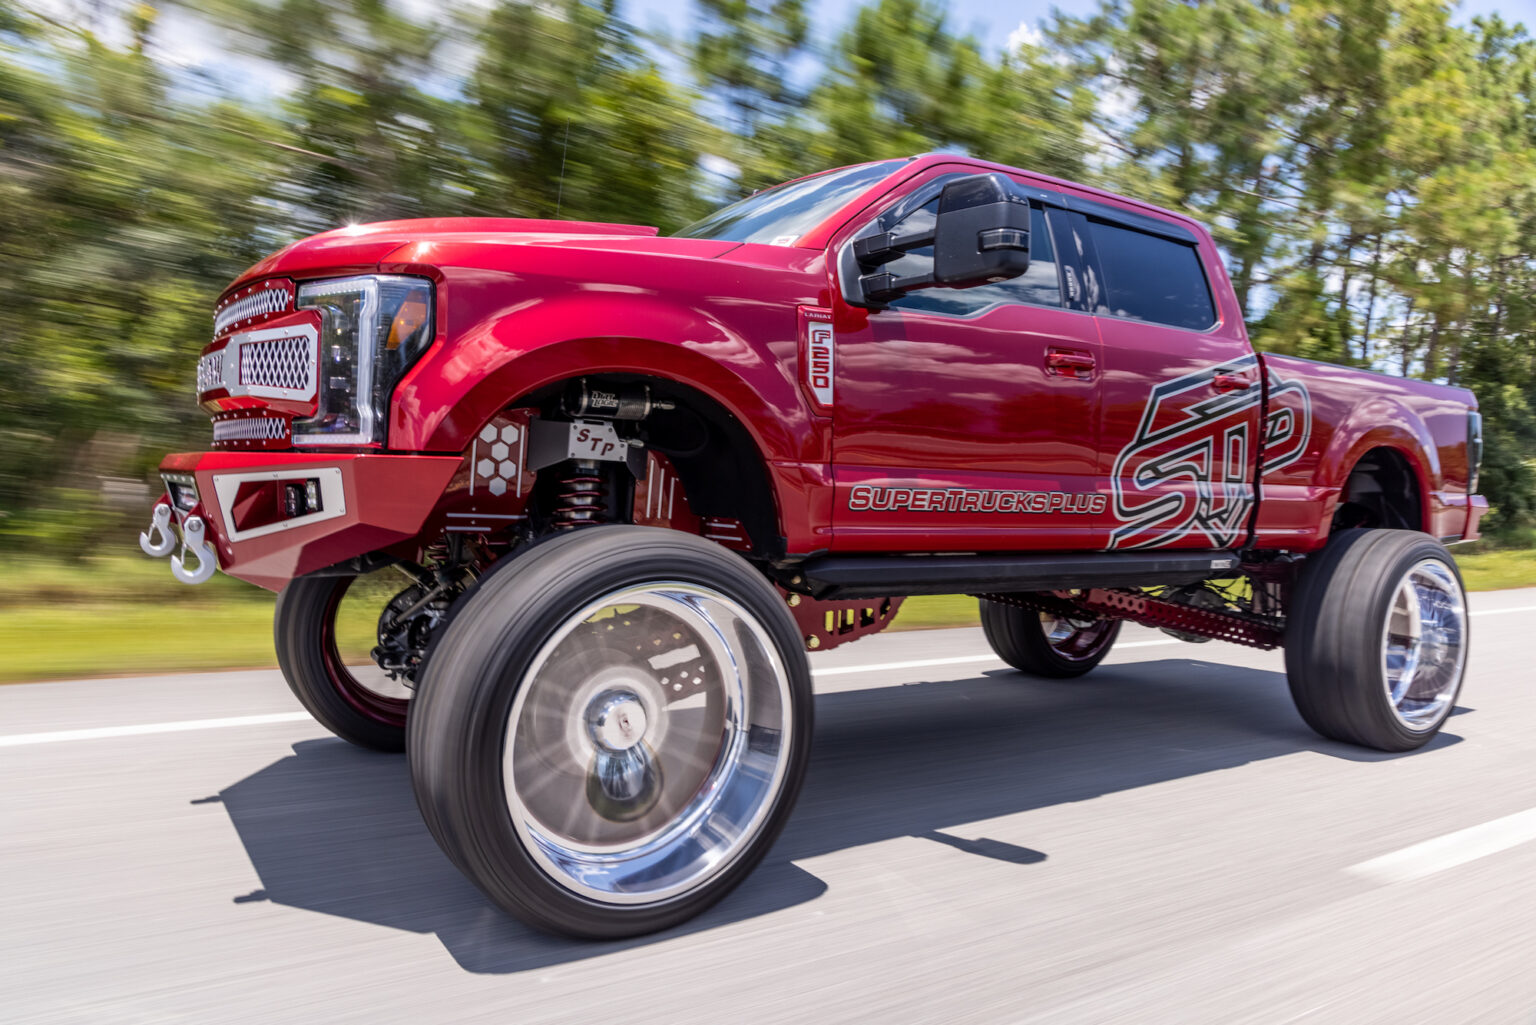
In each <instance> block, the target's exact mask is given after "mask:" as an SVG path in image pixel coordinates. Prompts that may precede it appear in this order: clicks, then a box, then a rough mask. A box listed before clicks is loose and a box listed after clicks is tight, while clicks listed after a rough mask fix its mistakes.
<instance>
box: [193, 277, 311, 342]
mask: <svg viewBox="0 0 1536 1025" xmlns="http://www.w3.org/2000/svg"><path fill="white" fill-rule="evenodd" d="M291 309H293V293H292V292H290V291H289V290H288V285H287V283H286V282H284V283H281V284H277V285H266V286H262V287H259V288H258V289H257V290H256V291H254V292H250V293H247V294H246V295H243V296H241V297H240V298H238V299H233V300H231V301H230V302H228V303H227V304H226V305H224V306H222V307H220V308H219V309H218V311H217V312H215V313H214V316H213V336H214V337H215V338H218V337H219V336H220V335H222V334H223V333H224V332H225V331H227V330H228V329H229V328H231V327H233V326H234V325H236V324H238V323H240V322H242V321H247V320H253V319H255V318H257V317H270V316H273V315H275V314H278V313H286V312H288V311H289V310H291Z"/></svg>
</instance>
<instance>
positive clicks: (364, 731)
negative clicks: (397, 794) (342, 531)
mask: <svg viewBox="0 0 1536 1025" xmlns="http://www.w3.org/2000/svg"><path fill="white" fill-rule="evenodd" d="M355 579H356V578H355V577H299V578H297V579H295V580H293V581H290V582H289V584H288V586H287V587H285V588H283V590H282V593H280V594H279V595H278V596H277V608H276V609H275V610H274V612H273V616H272V627H273V629H272V633H273V641H274V643H275V645H276V647H277V664H278V667H279V668H281V669H282V671H283V679H285V680H287V681H288V687H289V689H291V690H292V691H293V693H294V696H295V697H297V698H298V699H299V702H300V703H301V704H303V706H304V707H305V708H306V709H308V711H309V714H310V715H312V716H314V717H315V719H316V720H317V721H318V722H319V723H320V725H322V726H324V727H325V728H326V729H328V730H330V731H331V732H332V733H334V734H336V736H338V737H340V738H341V739H342V740H345V741H347V742H349V743H352V744H356V745H357V746H358V747H366V748H371V749H373V750H375V751H404V750H405V719H406V709H407V707H408V706H409V704H410V702H409V700H407V699H403V698H394V697H389V696H386V695H384V694H380V693H378V692H376V691H374V690H372V689H371V688H369V687H366V686H364V685H363V684H362V683H361V682H360V681H359V680H358V679H357V677H356V676H355V675H353V673H352V672H351V670H349V669H348V668H347V665H346V663H345V662H343V661H342V658H341V654H340V652H339V651H338V650H337V648H336V612H337V609H339V608H340V607H341V599H342V597H343V596H344V595H345V594H346V593H347V588H348V587H350V586H351V585H352V582H353V581H354V580H355Z"/></svg>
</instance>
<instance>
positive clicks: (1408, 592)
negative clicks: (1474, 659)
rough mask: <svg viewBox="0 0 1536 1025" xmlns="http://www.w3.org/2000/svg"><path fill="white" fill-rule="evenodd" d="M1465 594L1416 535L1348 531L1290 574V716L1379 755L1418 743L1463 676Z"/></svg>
mask: <svg viewBox="0 0 1536 1025" xmlns="http://www.w3.org/2000/svg"><path fill="white" fill-rule="evenodd" d="M1467 640H1468V619H1467V601H1466V592H1465V590H1464V588H1463V587H1462V583H1461V574H1460V573H1459V572H1458V571H1457V569H1456V561H1455V559H1453V558H1452V557H1451V554H1450V552H1448V551H1446V549H1445V546H1444V545H1442V544H1440V542H1438V541H1436V540H1435V539H1434V538H1432V537H1430V536H1429V535H1427V534H1421V533H1419V532H1418V531H1409V530H1350V531H1345V532H1344V533H1342V534H1340V535H1338V536H1337V537H1335V538H1334V539H1333V540H1332V541H1331V542H1330V543H1329V544H1328V547H1327V548H1325V549H1324V550H1323V551H1322V552H1321V553H1319V554H1317V555H1314V556H1312V557H1311V558H1309V559H1308V560H1307V562H1306V564H1305V565H1304V566H1303V567H1302V573H1301V579H1300V580H1299V582H1298V584H1297V589H1296V598H1295V602H1294V606H1293V609H1292V612H1291V616H1290V621H1289V623H1288V625H1287V628H1286V646H1285V668H1286V674H1287V677H1288V679H1289V681H1290V687H1291V695H1292V696H1293V697H1294V698H1295V701H1296V708H1297V711H1299V712H1300V713H1301V717H1302V718H1303V719H1305V720H1306V722H1307V725H1309V726H1311V727H1312V728H1313V729H1314V730H1316V731H1317V732H1318V733H1320V734H1322V735H1323V736H1325V737H1329V738H1331V739H1333V740H1341V741H1345V742H1347V743H1352V744H1359V745H1362V746H1364V747H1372V748H1376V749H1378V750H1381V751H1409V750H1412V749H1414V748H1417V747H1421V746H1422V745H1424V744H1425V743H1427V742H1428V741H1429V739H1430V738H1431V737H1433V736H1434V735H1435V734H1436V733H1438V732H1439V730H1440V727H1441V726H1442V725H1443V724H1444V723H1445V720H1446V718H1447V717H1448V716H1449V715H1450V714H1451V709H1452V708H1453V707H1455V704H1456V696H1457V694H1458V693H1459V692H1460V690H1461V683H1462V679H1463V678H1464V677H1465V675H1466V669H1467Z"/></svg>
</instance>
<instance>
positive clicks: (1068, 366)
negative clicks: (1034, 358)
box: [1045, 349, 1097, 377]
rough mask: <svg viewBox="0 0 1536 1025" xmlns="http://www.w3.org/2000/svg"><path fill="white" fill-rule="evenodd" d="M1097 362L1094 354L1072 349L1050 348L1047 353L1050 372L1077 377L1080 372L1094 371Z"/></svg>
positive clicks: (1047, 366) (1046, 357)
mask: <svg viewBox="0 0 1536 1025" xmlns="http://www.w3.org/2000/svg"><path fill="white" fill-rule="evenodd" d="M1096 365H1097V364H1096V363H1095V361H1094V358H1093V356H1092V354H1090V353H1086V352H1074V351H1073V350H1071V349H1049V350H1047V351H1046V354H1045V369H1046V371H1047V372H1049V373H1053V374H1061V375H1063V376H1071V377H1076V376H1077V375H1078V373H1079V372H1081V373H1085V374H1091V373H1093V368H1094V367H1095V366H1096Z"/></svg>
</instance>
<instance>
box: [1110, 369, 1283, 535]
mask: <svg viewBox="0 0 1536 1025" xmlns="http://www.w3.org/2000/svg"><path fill="white" fill-rule="evenodd" d="M1258 367H1259V360H1258V357H1257V356H1252V355H1250V356H1246V357H1244V358H1242V359H1239V360H1233V361H1229V362H1226V363H1222V364H1220V365H1219V366H1214V367H1205V368H1203V369H1201V370H1196V371H1193V372H1191V373H1188V374H1184V375H1182V376H1180V377H1176V378H1174V379H1172V380H1170V381H1164V382H1163V383H1162V384H1159V385H1157V386H1156V387H1154V388H1153V389H1152V394H1151V396H1150V397H1149V398H1148V399H1147V405H1146V408H1145V409H1143V410H1142V414H1141V421H1140V423H1139V424H1138V425H1137V428H1136V435H1135V437H1133V438H1132V439H1131V440H1130V442H1129V443H1128V444H1127V445H1126V446H1125V448H1123V449H1121V450H1120V455H1119V457H1118V458H1116V460H1115V471H1114V476H1113V480H1112V483H1113V486H1114V494H1115V519H1116V520H1118V521H1119V526H1117V527H1116V528H1115V529H1114V531H1113V532H1112V533H1111V535H1110V542H1109V546H1110V547H1111V548H1158V547H1161V546H1163V545H1168V544H1172V543H1173V542H1175V541H1177V540H1179V539H1180V538H1183V537H1187V536H1189V535H1191V534H1203V535H1204V536H1205V537H1206V538H1207V539H1208V540H1209V543H1210V545H1211V546H1212V547H1215V548H1227V547H1230V546H1231V545H1233V544H1236V543H1237V541H1238V540H1239V538H1240V537H1241V535H1242V532H1243V531H1244V529H1246V527H1247V524H1248V515H1249V513H1250V512H1252V510H1253V502H1254V486H1253V482H1252V475H1253V466H1254V460H1255V459H1256V458H1258V454H1257V453H1255V451H1254V445H1255V442H1256V441H1257V440H1258V439H1255V438H1253V437H1252V434H1253V424H1254V422H1255V421H1256V420H1257V417H1256V416H1255V411H1256V410H1257V409H1259V408H1260V406H1261V403H1262V402H1263V389H1261V388H1259V387H1258V383H1257V382H1256V381H1255V382H1254V383H1253V384H1252V385H1251V386H1249V387H1238V388H1229V389H1228V390H1225V391H1223V390H1219V389H1218V388H1216V386H1217V385H1218V384H1220V383H1221V382H1220V381H1218V379H1217V378H1218V375H1220V376H1221V377H1224V378H1227V379H1232V378H1238V377H1241V376H1242V375H1244V374H1250V375H1251V374H1253V373H1254V372H1255V371H1256V370H1257V369H1258ZM1311 437H1312V402H1311V397H1310V396H1309V395H1308V394H1307V389H1306V386H1305V385H1303V384H1302V383H1301V382H1300V381H1287V380H1284V379H1283V378H1281V377H1280V376H1279V375H1277V374H1274V373H1270V375H1269V413H1268V416H1267V417H1266V421H1265V424H1264V437H1263V439H1262V442H1261V444H1262V445H1263V453H1262V455H1263V460H1264V465H1263V467H1262V470H1261V473H1263V474H1269V473H1274V472H1275V471H1276V470H1279V469H1281V468H1283V467H1286V466H1289V465H1291V464H1292V463H1294V462H1295V461H1296V460H1298V459H1300V458H1301V457H1302V454H1303V453H1305V452H1306V449H1307V442H1308V441H1309V440H1310V439H1311Z"/></svg>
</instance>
